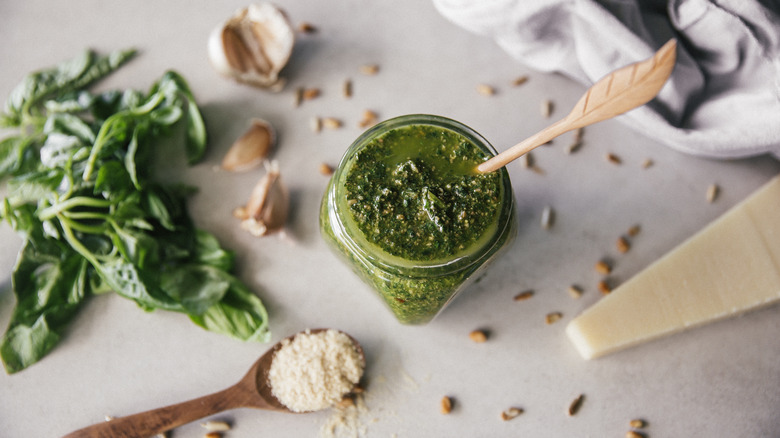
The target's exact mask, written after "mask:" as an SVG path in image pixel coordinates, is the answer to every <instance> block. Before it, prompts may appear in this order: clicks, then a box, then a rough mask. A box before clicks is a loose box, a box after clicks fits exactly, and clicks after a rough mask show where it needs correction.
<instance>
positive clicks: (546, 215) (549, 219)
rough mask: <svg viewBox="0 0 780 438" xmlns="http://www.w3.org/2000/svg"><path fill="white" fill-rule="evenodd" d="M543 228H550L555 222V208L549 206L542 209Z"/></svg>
mask: <svg viewBox="0 0 780 438" xmlns="http://www.w3.org/2000/svg"><path fill="white" fill-rule="evenodd" d="M541 223H542V228H544V229H545V230H549V229H550V228H551V227H552V226H553V224H554V223H555V210H553V209H552V207H550V206H547V207H544V210H542V222H541Z"/></svg>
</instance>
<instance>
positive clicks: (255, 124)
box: [221, 119, 276, 172]
mask: <svg viewBox="0 0 780 438" xmlns="http://www.w3.org/2000/svg"><path fill="white" fill-rule="evenodd" d="M275 145H276V131H275V130H274V128H273V126H271V124H270V123H268V122H266V121H265V120H262V119H252V123H251V125H250V126H249V129H247V131H246V132H245V133H244V134H243V135H241V137H239V138H238V139H237V140H236V141H235V142H234V143H233V145H232V146H231V147H230V149H228V151H227V153H226V154H225V157H224V158H223V159H222V164H221V167H222V169H224V170H227V171H230V172H244V171H247V170H250V169H254V168H255V167H257V166H259V165H260V164H261V163H262V162H263V160H265V159H266V158H268V155H269V154H270V153H271V151H272V150H273V148H274V147H275Z"/></svg>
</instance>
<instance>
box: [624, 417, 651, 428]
mask: <svg viewBox="0 0 780 438" xmlns="http://www.w3.org/2000/svg"><path fill="white" fill-rule="evenodd" d="M628 425H629V426H630V427H633V428H634V429H642V428H644V427H645V426H647V421H645V420H642V419H641V418H636V419H634V420H631V421H629V422H628Z"/></svg>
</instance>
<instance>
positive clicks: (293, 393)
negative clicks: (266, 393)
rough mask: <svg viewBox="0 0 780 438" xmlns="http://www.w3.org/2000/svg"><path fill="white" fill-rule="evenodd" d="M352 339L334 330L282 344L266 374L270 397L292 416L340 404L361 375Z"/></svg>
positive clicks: (304, 334) (360, 367)
mask: <svg viewBox="0 0 780 438" xmlns="http://www.w3.org/2000/svg"><path fill="white" fill-rule="evenodd" d="M363 367H364V363H363V359H362V356H361V355H360V354H359V353H358V351H357V349H356V348H355V344H354V342H353V341H352V339H351V338H350V337H349V336H347V335H346V334H344V333H342V332H340V331H338V330H332V329H331V330H326V331H323V332H318V333H310V332H309V331H308V330H307V331H306V332H304V333H301V334H298V335H297V336H295V338H293V339H292V340H290V339H285V340H284V341H282V347H281V348H280V349H279V351H277V352H276V354H275V355H274V359H273V361H272V362H271V367H270V369H269V370H268V381H269V383H270V385H271V391H272V392H273V394H274V396H275V397H276V398H277V399H278V400H279V401H280V402H282V404H284V405H285V406H287V408H289V409H290V410H291V411H293V412H308V411H318V410H321V409H325V408H329V407H331V406H333V405H335V404H336V403H338V402H340V401H341V400H342V399H343V398H344V396H345V395H347V394H349V393H350V392H351V391H352V389H353V388H354V387H355V385H356V384H357V383H358V381H359V380H360V377H361V376H362V374H363Z"/></svg>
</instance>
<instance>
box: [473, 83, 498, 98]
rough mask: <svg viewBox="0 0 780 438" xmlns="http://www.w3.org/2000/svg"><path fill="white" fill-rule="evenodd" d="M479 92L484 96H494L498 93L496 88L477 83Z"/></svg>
mask: <svg viewBox="0 0 780 438" xmlns="http://www.w3.org/2000/svg"><path fill="white" fill-rule="evenodd" d="M477 93H479V94H481V95H483V96H492V95H494V94H496V89H495V88H493V87H491V86H490V85H487V84H479V85H477Z"/></svg>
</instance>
